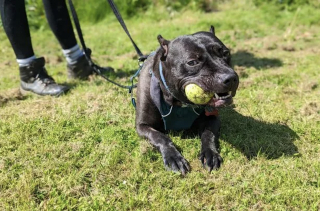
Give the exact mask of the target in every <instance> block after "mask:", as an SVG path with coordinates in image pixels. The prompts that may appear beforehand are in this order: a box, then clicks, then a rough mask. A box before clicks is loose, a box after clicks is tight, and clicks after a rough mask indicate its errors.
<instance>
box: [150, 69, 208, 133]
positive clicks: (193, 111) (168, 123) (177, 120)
mask: <svg viewBox="0 0 320 211" xmlns="http://www.w3.org/2000/svg"><path fill="white" fill-rule="evenodd" d="M150 83H151V84H150V95H151V98H152V101H153V103H154V104H155V105H156V107H157V108H158V110H159V112H160V114H161V117H162V120H163V124H164V129H165V130H175V131H178V130H186V129H189V128H190V127H191V126H192V124H193V122H194V121H195V120H196V119H197V118H198V117H199V115H200V114H201V113H203V112H204V110H205V107H204V106H191V105H190V106H182V107H181V106H175V105H169V104H168V103H167V102H166V101H165V100H164V98H163V94H162V91H161V89H160V82H159V80H158V79H157V78H156V77H155V76H154V74H153V73H152V76H151V82H150Z"/></svg>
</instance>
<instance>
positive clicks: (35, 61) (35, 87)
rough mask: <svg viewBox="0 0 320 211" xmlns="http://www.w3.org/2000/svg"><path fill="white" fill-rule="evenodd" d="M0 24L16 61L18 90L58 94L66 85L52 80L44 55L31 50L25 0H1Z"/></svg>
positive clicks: (65, 88) (64, 90) (64, 89)
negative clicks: (19, 82) (18, 76)
mask: <svg viewBox="0 0 320 211" xmlns="http://www.w3.org/2000/svg"><path fill="white" fill-rule="evenodd" d="M0 14H1V20H2V24H3V28H4V30H5V32H6V34H7V37H8V39H9V41H10V43H11V46H12V48H13V51H14V53H15V55H16V58H17V62H18V64H19V72H20V81H21V90H22V91H32V92H34V93H36V94H39V95H55V96H57V95H60V94H62V93H64V92H66V91H67V90H68V89H69V88H68V87H66V86H61V85H58V84H56V83H55V81H54V80H53V78H52V77H50V76H49V75H48V74H47V71H46V69H45V68H44V64H45V61H44V58H42V57H41V58H36V57H35V55H34V52H33V48H32V43H31V36H30V31H29V24H28V19H27V15H26V10H25V1H24V0H14V1H12V0H0Z"/></svg>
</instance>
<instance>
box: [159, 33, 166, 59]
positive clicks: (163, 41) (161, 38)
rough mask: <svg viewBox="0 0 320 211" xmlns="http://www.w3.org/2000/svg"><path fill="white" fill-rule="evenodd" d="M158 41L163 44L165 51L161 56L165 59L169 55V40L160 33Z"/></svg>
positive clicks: (162, 47)
mask: <svg viewBox="0 0 320 211" xmlns="http://www.w3.org/2000/svg"><path fill="white" fill-rule="evenodd" d="M158 41H159V43H160V46H161V49H162V51H163V53H162V57H161V60H162V61H164V60H166V58H167V55H168V50H169V48H168V45H169V41H168V40H166V39H164V38H163V37H162V36H161V35H160V34H159V35H158Z"/></svg>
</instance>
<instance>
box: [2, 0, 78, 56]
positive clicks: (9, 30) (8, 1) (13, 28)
mask: <svg viewBox="0 0 320 211" xmlns="http://www.w3.org/2000/svg"><path fill="white" fill-rule="evenodd" d="M43 4H44V9H45V12H46V17H47V20H48V23H49V25H50V28H51V29H52V31H53V33H54V34H55V36H56V38H57V39H58V41H59V43H60V45H61V47H62V48H63V49H68V48H71V47H73V46H75V45H76V44H77V41H76V38H75V35H74V32H73V28H72V24H71V20H70V16H69V13H68V9H67V5H66V2H65V0H43ZM0 13H1V20H2V24H3V28H4V30H5V32H6V34H7V36H8V38H9V40H10V43H11V45H12V48H13V51H14V53H15V54H16V57H17V59H26V58H29V57H31V56H33V55H34V52H33V48H32V43H31V36H30V31H29V24H28V20H27V15H26V10H25V0H0Z"/></svg>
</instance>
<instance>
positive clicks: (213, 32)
mask: <svg viewBox="0 0 320 211" xmlns="http://www.w3.org/2000/svg"><path fill="white" fill-rule="evenodd" d="M210 32H211V33H212V34H213V35H216V33H215V31H214V27H213V26H212V25H211V27H210Z"/></svg>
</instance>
